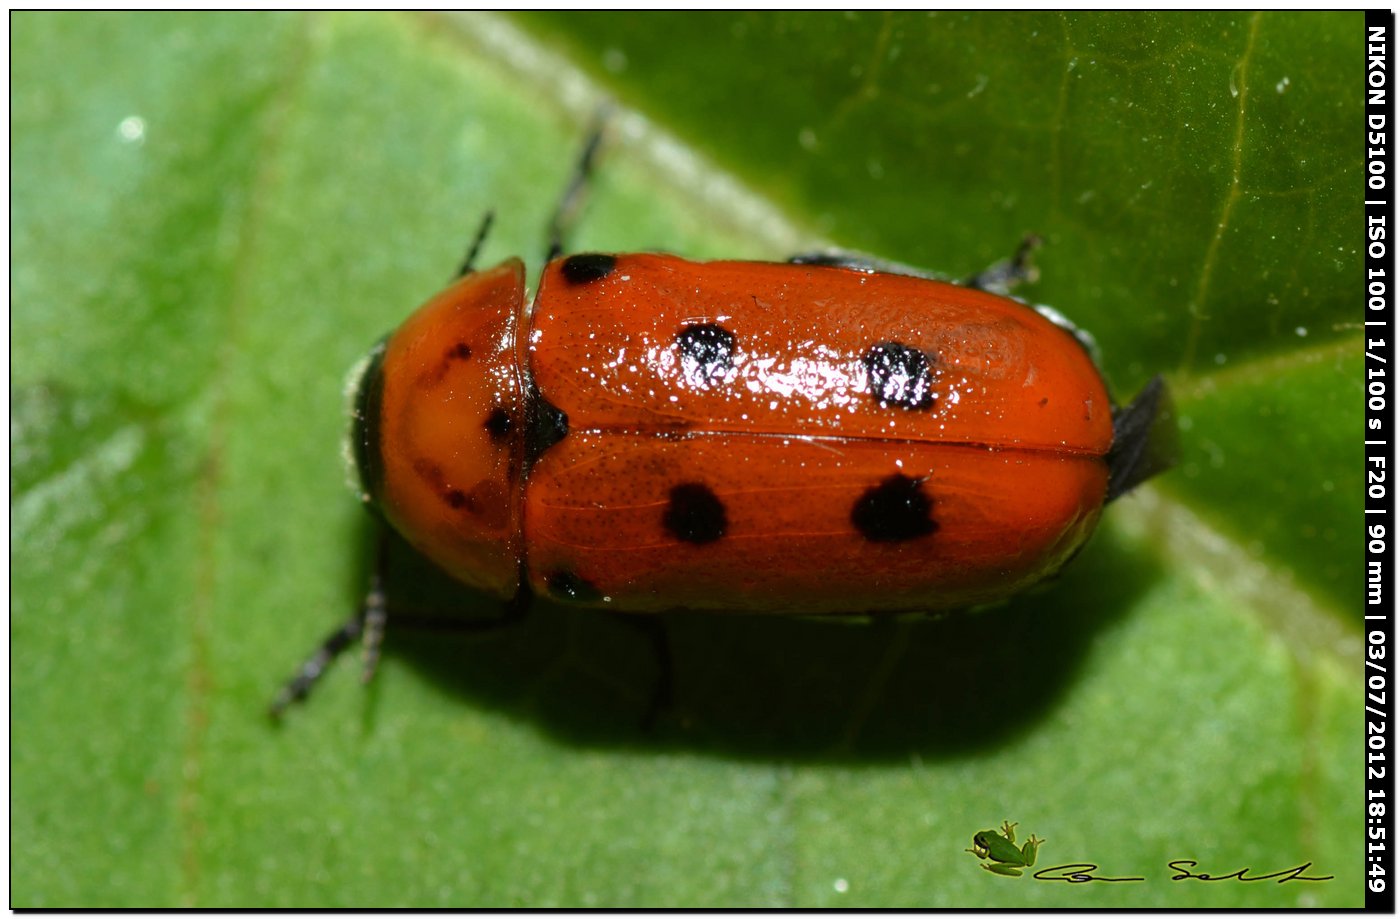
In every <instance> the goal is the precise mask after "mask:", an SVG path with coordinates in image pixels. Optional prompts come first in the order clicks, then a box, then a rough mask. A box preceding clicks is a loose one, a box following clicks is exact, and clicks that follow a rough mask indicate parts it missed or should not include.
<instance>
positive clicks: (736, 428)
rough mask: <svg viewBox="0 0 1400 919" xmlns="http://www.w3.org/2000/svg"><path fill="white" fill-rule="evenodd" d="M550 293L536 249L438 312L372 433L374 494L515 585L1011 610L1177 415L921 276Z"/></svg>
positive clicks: (466, 571) (400, 362)
mask: <svg viewBox="0 0 1400 919" xmlns="http://www.w3.org/2000/svg"><path fill="white" fill-rule="evenodd" d="M527 304H528V301H527V299H526V296H525V275H524V267H523V265H522V264H521V262H520V261H519V260H517V259H511V260H508V261H506V262H504V263H502V264H501V265H498V266H497V267H495V268H491V269H488V270H484V271H477V272H475V273H472V274H469V275H467V276H465V277H463V278H461V279H460V280H459V281H458V282H457V283H456V284H454V285H453V286H452V287H450V288H449V289H448V290H446V291H445V292H443V293H442V294H440V295H439V296H437V297H436V298H434V299H433V300H431V301H430V302H429V303H428V304H427V305H426V306H424V307H423V308H422V309H420V310H419V311H418V312H417V313H415V314H414V315H413V316H412V317H411V318H410V319H409V320H408V321H407V322H405V323H404V325H403V326H402V327H401V328H400V329H399V330H398V331H397V332H395V333H394V334H393V335H391V336H390V337H389V338H388V340H387V341H386V343H385V344H384V345H383V346H382V347H381V349H380V350H379V351H378V352H377V353H376V355H375V356H374V359H373V361H372V363H371V364H370V366H369V369H368V370H367V372H366V373H365V375H364V378H363V380H362V383H361V388H360V394H361V395H360V401H359V408H358V411H357V416H356V417H357V420H356V427H355V432H354V436H353V443H354V448H355V454H356V458H357V463H358V466H359V471H360V475H361V480H362V483H363V487H364V496H365V500H367V501H369V502H371V503H373V504H374V505H375V506H377V507H378V508H379V510H380V511H381V512H382V513H383V515H384V518H385V519H386V520H387V521H388V522H389V524H390V525H391V526H393V527H394V529H396V530H397V531H398V532H399V533H400V534H402V535H403V536H404V537H405V538H406V539H407V540H408V542H409V543H411V544H412V545H413V546H415V547H416V548H417V549H418V550H419V551H421V552H422V553H423V554H424V555H426V556H427V557H428V558H430V559H432V560H433V561H434V562H436V563H437V564H438V565H440V566H441V567H442V568H443V569H445V570H446V571H447V572H448V573H450V574H451V575H453V576H454V577H456V578H457V579H459V580H461V581H463V582H465V583H466V584H469V585H471V586H473V587H476V588H479V589H481V590H484V591H488V592H491V593H494V594H497V595H499V596H502V597H512V596H515V595H516V594H517V593H518V592H519V591H521V590H522V589H526V588H527V587H528V590H530V591H532V592H533V593H535V594H540V595H544V596H547V597H550V598H552V599H555V600H560V601H566V602H572V603H579V604H583V605H587V606H598V607H611V608H615V609H619V610H625V611H632V612H656V611H661V610H666V609H671V608H677V607H686V608H692V609H731V610H743V611H750V612H774V613H839V612H857V613H866V612H871V611H894V610H919V609H927V610H934V609H950V608H956V607H966V606H972V605H975V604H979V603H985V602H988V601H993V600H997V599H1001V598H1004V597H1007V596H1009V595H1011V594H1013V593H1015V592H1017V591H1019V590H1021V589H1023V588H1025V587H1027V586H1029V585H1031V584H1034V583H1035V582H1037V581H1040V580H1042V579H1044V578H1045V577H1046V576H1048V575H1050V574H1053V573H1054V572H1055V571H1057V570H1058V569H1059V568H1060V566H1061V565H1063V564H1064V563H1065V562H1066V561H1067V560H1068V559H1069V558H1070V557H1071V556H1072V555H1073V554H1074V553H1075V552H1076V551H1077V550H1078V549H1079V548H1080V547H1081V546H1082V545H1083V544H1084V542H1085V540H1087V539H1088V537H1089V534H1090V533H1091V532H1092V531H1093V529H1094V525H1095V523H1096V522H1097V521H1098V518H1099V514H1100V512H1101V510H1102V508H1103V506H1104V503H1105V501H1106V500H1108V499H1110V498H1112V497H1114V496H1116V495H1117V494H1121V493H1122V492H1123V491H1125V490H1126V489H1127V488H1130V487H1132V485H1134V484H1136V483H1137V482H1138V481H1139V480H1140V479H1141V478H1142V477H1143V476H1144V474H1146V472H1147V470H1144V469H1142V468H1130V467H1131V465H1132V464H1133V463H1138V458H1140V457H1141V456H1142V453H1143V451H1142V449H1141V448H1142V447H1143V446H1144V445H1145V441H1146V438H1148V436H1149V435H1150V432H1151V430H1152V428H1153V427H1154V425H1153V424H1152V423H1151V422H1152V421H1153V420H1154V419H1155V418H1156V417H1157V416H1158V415H1160V414H1161V412H1162V409H1163V406H1164V400H1163V399H1162V398H1161V397H1162V394H1163V390H1162V387H1161V385H1160V383H1159V382H1156V381H1154V384H1153V385H1151V386H1149V388H1148V389H1147V390H1145V392H1144V396H1143V397H1141V398H1140V399H1139V400H1138V402H1137V403H1135V404H1134V407H1132V408H1130V409H1128V410H1127V411H1126V412H1123V413H1119V419H1120V421H1119V424H1118V430H1117V433H1115V422H1114V419H1115V411H1114V406H1113V403H1112V402H1111V400H1110V399H1109V395H1108V392H1107V390H1106V388H1105V386H1104V383H1103V380H1102V378H1101V377H1100V375H1099V372H1098V371H1097V370H1096V369H1095V367H1094V364H1093V361H1092V360H1091V359H1090V357H1089V354H1088V353H1087V351H1086V350H1085V348H1084V347H1083V345H1082V344H1081V343H1080V341H1078V340H1077V339H1076V338H1075V336H1074V335H1073V334H1072V333H1071V332H1070V331H1067V330H1066V329H1065V328H1063V327H1061V326H1060V325H1058V324H1056V323H1055V322H1053V321H1051V320H1050V319H1048V318H1046V317H1045V316H1043V315H1042V314H1041V313H1039V312H1037V311H1035V310H1033V309H1031V308H1028V307H1026V306H1025V305H1023V304H1021V303H1020V302H1017V301H1015V300H1011V299H1008V298H1005V297H1000V296H996V295H993V294H991V293H987V292H984V291H981V290H975V289H970V288H967V287H962V286H959V285H955V284H949V283H944V282H939V281H933V280H928V279H925V278H919V277H910V276H904V275H897V274H888V273H879V272H873V271H869V270H857V269H852V268H848V267H840V266H831V265H813V264H766V263H755V262H690V261H685V260H682V259H679V258H676V257H673V256H666V255H616V256H613V255H574V256H569V257H567V258H557V259H555V260H553V261H551V262H550V263H549V264H548V266H546V268H545V270H544V275H543V278H542V279H541V281H540V286H539V293H538V295H537V296H536V298H535V302H534V306H533V309H529V308H527ZM1124 419H1129V420H1132V424H1125V422H1124ZM1129 438H1131V439H1133V440H1135V441H1136V442H1135V443H1128V444H1125V439H1129ZM1125 446H1126V447H1130V448H1131V449H1124V448H1125ZM1125 464H1126V465H1125ZM1139 465H1140V463H1139Z"/></svg>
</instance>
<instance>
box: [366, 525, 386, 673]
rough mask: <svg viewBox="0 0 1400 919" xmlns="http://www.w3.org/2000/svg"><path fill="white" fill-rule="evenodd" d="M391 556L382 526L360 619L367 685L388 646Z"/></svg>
mask: <svg viewBox="0 0 1400 919" xmlns="http://www.w3.org/2000/svg"><path fill="white" fill-rule="evenodd" d="M388 558H389V540H388V538H386V537H385V535H384V528H383V527H382V526H381V527H380V528H379V540H378V542H377V544H376V546H375V550H374V572H373V573H372V574H370V576H369V590H368V591H367V592H366V593H365V602H364V603H363V604H362V605H361V607H360V620H361V622H362V623H363V628H362V629H361V636H362V638H361V640H362V645H361V647H362V649H363V654H362V656H361V659H360V660H361V663H360V682H361V683H364V684H366V685H368V684H369V681H370V680H372V679H374V671H375V670H376V669H378V667H379V654H380V651H381V649H383V647H384V627H385V623H386V622H387V620H388V618H389V603H388V600H387V599H386V595H385V593H384V569H385V568H386V567H388Z"/></svg>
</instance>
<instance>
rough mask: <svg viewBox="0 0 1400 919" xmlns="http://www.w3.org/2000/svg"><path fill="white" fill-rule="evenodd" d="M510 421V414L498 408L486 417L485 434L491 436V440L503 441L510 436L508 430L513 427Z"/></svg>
mask: <svg viewBox="0 0 1400 919" xmlns="http://www.w3.org/2000/svg"><path fill="white" fill-rule="evenodd" d="M514 426H515V425H514V423H513V422H512V421H511V418H510V412H508V411H506V410H505V409H503V408H498V409H496V410H495V411H493V412H492V413H491V414H490V415H488V416H487V417H486V424H485V425H484V427H485V428H486V433H488V434H490V435H491V439H492V440H505V439H506V438H507V437H509V436H510V429H511V428H512V427H514Z"/></svg>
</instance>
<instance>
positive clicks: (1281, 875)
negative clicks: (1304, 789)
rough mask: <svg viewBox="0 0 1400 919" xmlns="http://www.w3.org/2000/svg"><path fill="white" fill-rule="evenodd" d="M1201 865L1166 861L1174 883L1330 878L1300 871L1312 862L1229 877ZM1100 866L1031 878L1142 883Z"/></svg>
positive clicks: (1058, 868) (1064, 868) (1081, 865)
mask: <svg viewBox="0 0 1400 919" xmlns="http://www.w3.org/2000/svg"><path fill="white" fill-rule="evenodd" d="M1199 864H1200V863H1199V862H1197V861H1195V860H1193V859H1189V858H1178V859H1174V860H1172V861H1169V862H1167V867H1168V868H1170V869H1172V871H1173V872H1174V873H1173V874H1172V876H1171V879H1172V880H1173V881H1245V882H1249V881H1276V882H1277V883H1279V884H1284V883H1287V882H1288V881H1330V880H1332V878H1333V875H1330V874H1329V875H1326V876H1325V877H1309V876H1307V875H1305V874H1304V873H1303V872H1304V871H1307V870H1308V869H1309V868H1311V867H1312V862H1304V863H1303V864H1301V865H1298V866H1297V867H1295V868H1285V869H1283V870H1282V871H1275V872H1273V873H1271V874H1250V872H1251V871H1253V870H1254V869H1253V868H1241V869H1239V870H1238V871H1232V872H1230V873H1229V874H1208V873H1206V872H1204V871H1201V872H1196V871H1193V870H1191V869H1193V868H1196V867H1197V866H1198V865H1199ZM1098 870H1099V866H1098V865H1096V864H1094V863H1093V862H1072V863H1070V864H1067V865H1055V866H1054V867H1053V868H1042V869H1040V870H1039V871H1037V872H1036V873H1035V874H1033V875H1031V877H1033V878H1035V879H1036V880H1037V881H1063V882H1065V883H1066V884H1088V883H1090V882H1092V881H1100V882H1104V883H1121V882H1124V881H1145V880H1147V878H1142V877H1108V876H1106V875H1100V874H1095V873H1094V872H1096V871H1098Z"/></svg>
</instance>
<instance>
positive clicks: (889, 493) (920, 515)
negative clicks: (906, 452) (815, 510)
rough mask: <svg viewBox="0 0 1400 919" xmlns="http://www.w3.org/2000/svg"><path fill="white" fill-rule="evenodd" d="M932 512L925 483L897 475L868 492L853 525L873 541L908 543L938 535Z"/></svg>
mask: <svg viewBox="0 0 1400 919" xmlns="http://www.w3.org/2000/svg"><path fill="white" fill-rule="evenodd" d="M932 510H933V501H932V500H931V499H930V498H929V496H928V495H926V494H925V493H924V489H923V481H922V480H920V479H911V478H910V477H909V476H907V475H902V474H900V473H895V474H894V475H892V476H890V477H889V478H887V479H885V480H884V481H883V482H881V483H880V484H879V485H876V486H875V487H874V488H869V489H866V491H865V494H863V495H861V496H860V498H859V499H858V500H857V501H856V503H855V506H854V507H852V508H851V523H852V524H854V525H855V528H856V529H857V530H859V531H860V533H861V535H862V536H864V537H865V538H866V539H868V540H870V541H871V542H904V541H906V540H910V539H918V538H919V537H920V536H927V535H929V534H930V533H934V532H937V530H938V524H937V523H936V522H934V519H933V518H932V517H931V516H930V512H931V511H932Z"/></svg>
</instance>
